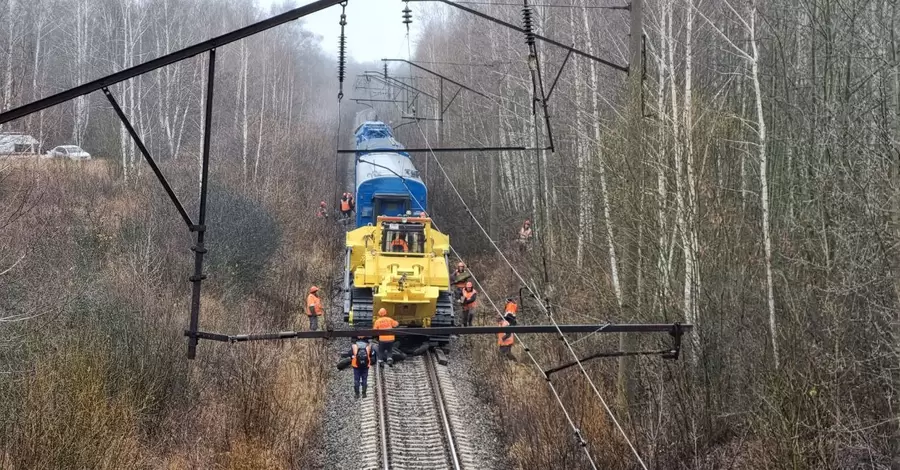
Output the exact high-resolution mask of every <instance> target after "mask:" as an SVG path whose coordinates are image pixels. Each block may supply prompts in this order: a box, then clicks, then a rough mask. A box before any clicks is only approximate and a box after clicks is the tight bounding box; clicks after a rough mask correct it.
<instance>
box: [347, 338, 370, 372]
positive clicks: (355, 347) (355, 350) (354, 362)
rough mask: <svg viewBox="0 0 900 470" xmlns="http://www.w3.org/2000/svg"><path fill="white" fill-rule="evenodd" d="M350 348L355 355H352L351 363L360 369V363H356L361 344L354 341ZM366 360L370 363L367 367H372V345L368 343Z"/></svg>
mask: <svg viewBox="0 0 900 470" xmlns="http://www.w3.org/2000/svg"><path fill="white" fill-rule="evenodd" d="M350 350H351V351H352V352H353V356H351V357H352V359H350V365H351V366H352V367H353V368H354V369H359V364H357V363H356V354H357V353H359V346H357V345H356V343H353V346H352V347H351V348H350ZM366 361H367V362H368V363H369V365H368V366H367V368H368V367H372V345H371V344H367V345H366Z"/></svg>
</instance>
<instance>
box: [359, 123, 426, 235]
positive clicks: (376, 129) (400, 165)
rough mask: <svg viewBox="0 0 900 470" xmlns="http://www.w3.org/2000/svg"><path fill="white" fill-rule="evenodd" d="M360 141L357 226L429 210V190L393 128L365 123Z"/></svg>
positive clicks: (362, 125) (361, 130)
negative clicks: (382, 216)
mask: <svg viewBox="0 0 900 470" xmlns="http://www.w3.org/2000/svg"><path fill="white" fill-rule="evenodd" d="M354 137H355V139H356V142H355V144H356V154H355V157H354V160H355V164H356V226H357V227H364V226H366V225H370V224H374V223H375V219H376V217H378V216H379V215H384V216H400V215H404V214H406V213H407V211H410V212H411V213H412V214H418V213H420V212H423V211H425V210H426V197H427V195H428V190H427V189H426V188H425V183H423V182H422V180H421V179H420V178H419V172H418V170H416V167H415V165H413V162H412V159H411V158H410V157H409V154H408V153H406V152H404V151H403V148H404V147H403V145H402V144H400V143H399V142H397V140H396V139H394V134H393V133H392V132H391V128H390V126H388V125H387V124H385V123H383V122H380V121H370V120H364V121H362V123H360V124H359V125H358V126H357V128H356V132H355V133H354Z"/></svg>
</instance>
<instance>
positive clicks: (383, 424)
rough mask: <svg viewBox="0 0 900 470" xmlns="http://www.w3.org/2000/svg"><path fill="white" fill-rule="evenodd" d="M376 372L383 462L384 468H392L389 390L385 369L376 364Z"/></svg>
mask: <svg viewBox="0 0 900 470" xmlns="http://www.w3.org/2000/svg"><path fill="white" fill-rule="evenodd" d="M375 374H376V375H377V377H376V379H377V383H376V386H377V387H378V388H377V389H376V393H377V395H378V425H379V427H380V428H381V432H380V434H381V464H382V467H383V468H384V470H390V468H391V465H390V460H389V459H388V434H387V433H388V429H387V419H386V418H385V416H386V415H387V400H385V399H384V394H385V393H386V391H387V387H386V386H385V385H384V369H382V368H381V367H379V365H378V364H377V363H376V364H375Z"/></svg>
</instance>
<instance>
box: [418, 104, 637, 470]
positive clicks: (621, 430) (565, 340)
mask: <svg viewBox="0 0 900 470" xmlns="http://www.w3.org/2000/svg"><path fill="white" fill-rule="evenodd" d="M416 127H417V128H418V129H419V133H420V134H422V139H423V140H424V142H425V146H426V147H427V148H431V145H430V144H429V143H428V136H427V135H426V134H425V132H424V131H423V130H422V127H421V126H420V125H419V123H418V121H416ZM430 155H431V156H432V157H433V158H434V161H435V163H437V165H438V168H439V169H440V170H441V173H442V174H443V175H444V178H445V179H446V180H447V183H449V184H450V188H451V189H453V192H454V193H456V196H457V198H458V199H459V200H460V202H461V203H462V204H463V207H464V208H465V209H466V212H467V213H468V214H469V216H470V217H471V218H472V220H473V221H475V224H476V225H477V226H478V228H479V230H481V232H482V233H483V234H484V235H485V237H487V239H488V241H490V243H491V245H492V246H493V247H494V249H495V250H497V253H498V254H499V255H500V257H501V258H502V259H503V261H504V262H505V263H506V264H507V266H509V268H510V270H512V272H513V273H514V274H515V276H516V277H517V278H518V279H519V281H521V283H522V285H523V286H525V288H526V289H528V291H529V292H530V293H531V295H532V296H534V298H535V300H536V301H537V304H538V306H539V307H540V308H541V310H543V312H544V313H545V314H546V315H547V318H548V319H549V320H550V322H551V323H552V324H553V326H554V327H556V329H557V331H558V333H559V336H560V338H561V339H562V340H563V343H564V344H565V345H566V348H567V349H568V350H569V352H570V353H571V354H572V357H573V358H574V359H575V362H576V363H577V364H578V368H579V369H580V370H581V373H582V374H583V375H584V377H585V379H587V381H588V383H589V384H590V386H591V388H592V389H593V391H594V394H595V395H597V397H598V398H599V399H600V403H601V404H602V405H603V408H604V409H605V410H606V413H607V414H608V415H609V417H610V419H611V420H612V421H613V423H614V424H615V426H616V429H617V430H618V431H619V433H620V434H621V435H622V437H623V438H624V439H625V442H626V443H627V444H628V447H629V448H630V449H631V452H632V453H633V454H634V456H635V458H636V459H637V461H638V463H640V465H641V468H643V469H644V470H647V464H646V463H644V459H643V458H641V455H640V453H638V451H637V448H635V446H634V444H633V443H632V442H631V439H630V438H629V437H628V434H627V433H626V432H625V429H624V428H622V425H621V424H620V423H619V420H618V419H617V418H616V416H615V414H614V413H613V412H612V409H611V408H610V407H609V404H608V403H607V402H606V399H605V398H604V397H603V394H601V393H600V390H599V389H598V388H597V385H596V384H595V383H594V380H593V379H592V378H591V376H590V375H589V374H588V373H587V370H586V369H585V368H584V364H582V363H581V360H580V359H579V358H578V354H577V353H576V352H575V349H574V348H572V344H571V342H570V341H569V339H568V338H567V337H566V335H565V334H563V333H562V331H561V330H559V324H558V323H557V322H556V319H554V318H553V314H552V313H551V312H550V310H549V309H548V308H547V306H546V305H544V303H543V302H542V301H541V300H540V297H539V296H538V295H537V293H536V292H535V291H534V290H533V289H532V288H531V286H529V285H528V283H527V282H526V281H525V279H524V278H523V277H522V275H521V274H520V273H519V271H518V270H517V269H516V268H515V266H513V264H512V263H511V262H510V261H509V258H507V257H506V254H504V253H503V250H501V249H500V247H498V246H497V244H496V243H495V242H494V240H493V238H491V236H490V233H488V231H487V230H486V229H485V228H484V226H483V225H482V224H481V221H479V220H478V217H476V216H475V214H474V213H473V212H472V210H471V208H470V207H469V205H468V204H467V203H466V201H465V198H463V197H462V194H460V192H459V190H458V189H457V188H456V185H455V184H454V183H453V180H452V179H451V178H450V175H449V174H448V173H447V171H446V169H445V168H444V165H443V164H442V163H441V162H440V160H439V159H438V158H437V155H436V154H435V153H434V152H431V154H430Z"/></svg>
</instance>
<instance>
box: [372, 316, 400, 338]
mask: <svg viewBox="0 0 900 470" xmlns="http://www.w3.org/2000/svg"><path fill="white" fill-rule="evenodd" d="M398 326H400V324H399V323H397V322H396V321H395V320H394V319H393V318H391V317H378V319H377V320H375V323H374V324H373V325H372V328H375V329H376V330H384V329H387V328H397V327H398ZM393 340H394V335H381V336H379V337H378V341H393Z"/></svg>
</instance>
